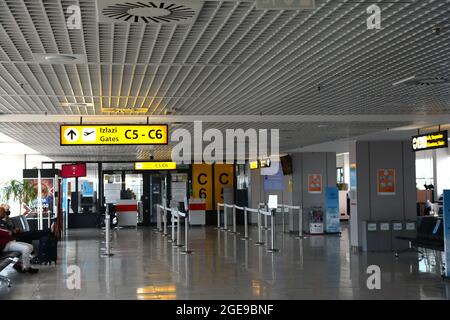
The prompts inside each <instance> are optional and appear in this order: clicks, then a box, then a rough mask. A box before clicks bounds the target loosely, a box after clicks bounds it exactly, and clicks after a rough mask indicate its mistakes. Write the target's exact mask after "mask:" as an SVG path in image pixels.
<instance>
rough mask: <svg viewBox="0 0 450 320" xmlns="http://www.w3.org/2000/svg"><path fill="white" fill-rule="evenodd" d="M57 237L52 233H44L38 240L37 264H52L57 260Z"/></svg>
mask: <svg viewBox="0 0 450 320" xmlns="http://www.w3.org/2000/svg"><path fill="white" fill-rule="evenodd" d="M57 249H58V239H57V238H56V236H55V235H54V234H52V233H49V234H46V235H45V236H43V237H42V238H41V239H40V240H39V255H38V263H39V264H43V263H44V264H52V262H55V264H56V260H57V255H58V254H57V251H58V250H57Z"/></svg>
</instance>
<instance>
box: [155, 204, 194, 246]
mask: <svg viewBox="0 0 450 320" xmlns="http://www.w3.org/2000/svg"><path fill="white" fill-rule="evenodd" d="M156 206H157V208H159V209H160V210H157V211H159V212H161V210H162V211H163V212H164V213H163V219H162V222H163V230H164V234H163V235H164V236H168V234H167V212H170V216H171V229H172V234H171V237H170V239H169V240H168V242H171V243H172V246H173V247H177V248H181V247H184V250H183V251H180V253H181V254H191V253H192V252H193V251H192V250H189V214H188V213H184V212H181V211H179V210H178V209H176V208H168V207H164V206H162V205H160V204H158V205H156ZM180 219H184V244H182V243H181V242H180V239H181V235H180V233H181V227H180Z"/></svg>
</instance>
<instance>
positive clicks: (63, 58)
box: [44, 54, 77, 62]
mask: <svg viewBox="0 0 450 320" xmlns="http://www.w3.org/2000/svg"><path fill="white" fill-rule="evenodd" d="M44 59H45V60H46V61H48V62H72V61H74V60H76V59H77V57H74V56H71V55H65V54H47V55H45V57H44Z"/></svg>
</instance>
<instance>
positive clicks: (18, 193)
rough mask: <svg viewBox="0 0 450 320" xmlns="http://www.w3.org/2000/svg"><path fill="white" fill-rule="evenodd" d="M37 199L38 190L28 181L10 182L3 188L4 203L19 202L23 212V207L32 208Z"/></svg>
mask: <svg viewBox="0 0 450 320" xmlns="http://www.w3.org/2000/svg"><path fill="white" fill-rule="evenodd" d="M36 198H37V193H36V189H35V188H34V187H33V184H32V183H30V181H27V180H23V181H18V180H14V179H13V180H9V181H8V182H7V183H6V184H5V186H4V188H3V199H4V201H6V202H8V201H10V200H13V201H19V203H20V210H21V211H22V207H23V205H25V206H27V207H30V206H31V203H32V202H33V201H34V200H36ZM21 214H22V212H21Z"/></svg>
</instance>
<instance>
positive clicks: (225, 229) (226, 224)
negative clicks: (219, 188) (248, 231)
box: [220, 203, 228, 231]
mask: <svg viewBox="0 0 450 320" xmlns="http://www.w3.org/2000/svg"><path fill="white" fill-rule="evenodd" d="M227 228H228V219H227V205H226V204H225V203H224V204H223V227H222V228H221V229H220V230H222V231H228V229H227Z"/></svg>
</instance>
